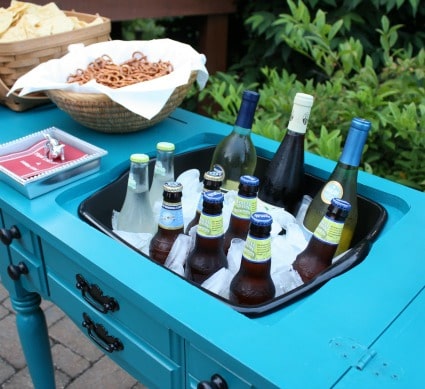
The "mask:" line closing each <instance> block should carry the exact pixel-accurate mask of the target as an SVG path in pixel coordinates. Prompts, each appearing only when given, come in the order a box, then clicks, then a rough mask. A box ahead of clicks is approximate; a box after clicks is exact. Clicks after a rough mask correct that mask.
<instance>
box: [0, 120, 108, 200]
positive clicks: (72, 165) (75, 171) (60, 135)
mask: <svg viewBox="0 0 425 389" xmlns="http://www.w3.org/2000/svg"><path fill="white" fill-rule="evenodd" d="M44 134H49V135H50V136H52V137H53V138H55V139H57V140H59V141H60V142H61V143H65V144H68V145H70V146H72V147H75V148H77V149H78V150H80V151H82V152H83V153H85V154H86V155H84V156H83V157H80V158H78V159H76V160H73V161H69V162H66V159H65V161H64V162H63V163H61V164H60V166H59V167H54V168H50V169H49V170H48V171H45V172H43V173H41V174H38V175H35V176H32V177H29V178H22V177H20V176H19V175H18V174H15V173H14V172H12V171H10V170H8V169H6V168H5V167H4V166H2V165H1V164H0V180H1V181H3V182H6V183H7V184H8V185H10V186H12V187H13V188H15V189H16V190H17V191H19V192H20V193H22V194H24V195H25V196H26V197H28V198H30V199H32V198H34V197H37V196H40V195H42V194H44V193H47V192H50V191H52V190H54V189H56V188H59V187H61V186H63V185H66V184H69V183H71V182H73V181H76V180H77V179H80V178H82V177H85V176H87V175H89V174H92V173H94V172H96V171H98V170H99V168H100V158H101V157H103V156H104V155H106V154H107V151H106V150H103V149H101V148H99V147H96V146H94V145H92V144H90V143H88V142H85V141H83V140H81V139H79V138H77V137H75V136H73V135H70V134H68V133H66V132H65V131H62V130H60V129H58V128H56V127H50V128H47V129H45V130H42V131H39V132H35V133H33V134H30V135H28V136H25V137H23V138H19V139H15V140H13V141H11V142H7V143H3V144H1V145H0V157H2V156H5V155H8V154H12V153H17V152H20V151H25V150H27V149H28V148H30V147H31V146H33V145H34V144H36V143H38V142H40V141H41V140H43V139H45V138H44ZM65 158H66V147H65Z"/></svg>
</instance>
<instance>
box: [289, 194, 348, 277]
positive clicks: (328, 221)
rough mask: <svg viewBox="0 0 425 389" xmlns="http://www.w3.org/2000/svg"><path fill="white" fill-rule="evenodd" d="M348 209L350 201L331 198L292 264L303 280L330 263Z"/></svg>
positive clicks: (319, 271)
mask: <svg viewBox="0 0 425 389" xmlns="http://www.w3.org/2000/svg"><path fill="white" fill-rule="evenodd" d="M350 209H351V205H350V203H349V202H347V201H345V200H341V199H338V198H333V199H332V200H331V204H330V205H329V206H328V209H327V212H326V214H325V216H324V217H323V218H322V220H321V221H320V223H319V225H318V226H317V228H316V229H315V230H314V233H313V235H312V236H311V238H310V240H309V242H308V244H307V247H306V248H305V249H304V251H302V252H301V253H299V254H298V255H297V257H296V259H295V261H294V262H293V264H292V267H293V268H294V270H296V271H297V272H298V274H299V275H300V277H301V279H302V280H303V281H304V282H308V281H311V280H312V279H313V278H314V277H316V276H317V275H318V274H319V273H321V272H322V271H324V270H326V269H327V268H328V267H329V266H330V265H331V264H332V258H333V257H334V256H335V252H336V249H337V246H338V244H339V241H340V239H341V234H342V230H343V228H344V222H345V220H346V218H347V215H348V214H349V212H350Z"/></svg>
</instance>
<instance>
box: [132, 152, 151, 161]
mask: <svg viewBox="0 0 425 389" xmlns="http://www.w3.org/2000/svg"><path fill="white" fill-rule="evenodd" d="M130 161H131V162H135V163H147V162H149V155H147V154H131V155H130Z"/></svg>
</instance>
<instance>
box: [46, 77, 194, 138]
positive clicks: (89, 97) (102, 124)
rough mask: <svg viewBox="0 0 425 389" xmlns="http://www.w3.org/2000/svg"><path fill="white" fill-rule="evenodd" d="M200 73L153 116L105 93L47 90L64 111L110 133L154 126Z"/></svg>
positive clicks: (87, 125) (177, 104)
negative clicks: (115, 100)
mask: <svg viewBox="0 0 425 389" xmlns="http://www.w3.org/2000/svg"><path fill="white" fill-rule="evenodd" d="M196 75H197V72H192V73H191V75H190V78H189V81H188V82H187V84H184V85H181V86H179V87H177V88H176V89H175V90H174V92H173V93H172V94H171V96H170V97H169V99H168V100H167V102H166V104H165V105H164V107H163V108H162V110H161V111H160V112H159V113H158V114H157V115H155V116H154V117H153V118H152V119H146V118H144V117H143V116H140V115H137V114H136V113H134V112H132V111H129V110H128V109H127V108H125V107H123V106H122V105H120V104H118V103H116V102H114V101H112V100H111V99H110V98H109V97H108V96H106V95H103V94H97V93H75V92H68V91H64V90H58V89H53V90H47V91H46V93H47V95H48V96H49V97H50V99H51V100H52V101H53V102H54V103H55V104H56V105H57V106H58V107H59V108H60V109H61V110H63V111H65V112H66V113H68V114H69V115H70V116H71V117H72V118H73V119H74V120H75V121H76V122H78V123H80V124H82V125H83V126H86V127H88V128H91V129H93V130H96V131H99V132H105V133H110V134H112V133H127V132H135V131H139V130H143V129H145V128H148V127H151V126H153V125H154V124H157V123H159V122H160V121H162V120H164V119H165V118H166V117H168V116H169V115H170V113H171V112H173V111H174V110H175V109H176V108H177V107H178V106H179V105H180V104H181V102H182V101H183V99H184V98H185V97H186V94H187V92H188V90H189V88H190V87H191V85H192V84H193V83H194V81H195V79H196Z"/></svg>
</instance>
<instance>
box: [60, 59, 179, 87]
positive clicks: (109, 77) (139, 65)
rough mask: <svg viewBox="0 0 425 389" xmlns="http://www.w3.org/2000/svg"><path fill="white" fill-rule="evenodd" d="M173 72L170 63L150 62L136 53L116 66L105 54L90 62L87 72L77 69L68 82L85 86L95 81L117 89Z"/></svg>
mask: <svg viewBox="0 0 425 389" xmlns="http://www.w3.org/2000/svg"><path fill="white" fill-rule="evenodd" d="M172 71H173V65H172V64H171V63H170V62H169V61H161V60H159V61H158V62H149V61H148V59H147V57H146V55H144V54H143V53H142V52H140V51H135V52H134V53H133V55H132V57H131V59H129V60H127V61H125V62H123V63H122V64H121V65H117V64H115V63H114V62H113V61H112V59H111V57H110V56H109V55H106V54H104V55H102V56H101V57H99V58H96V59H95V60H94V61H93V62H90V63H89V64H88V65H87V68H86V69H85V70H83V69H77V70H76V71H75V73H74V74H70V75H69V76H68V78H67V80H66V81H67V82H68V83H73V82H78V84H80V85H83V84H85V83H87V82H88V81H90V80H93V79H94V80H96V82H98V83H99V84H102V85H105V86H108V87H110V88H114V89H116V88H122V87H123V86H128V85H132V84H136V83H138V82H144V81H149V80H153V79H155V78H158V77H162V76H165V75H167V74H169V73H171V72H172Z"/></svg>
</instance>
